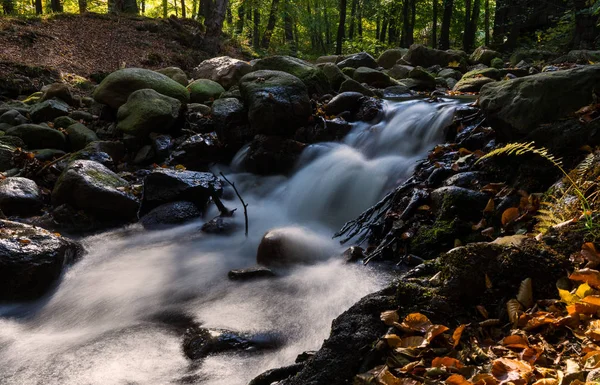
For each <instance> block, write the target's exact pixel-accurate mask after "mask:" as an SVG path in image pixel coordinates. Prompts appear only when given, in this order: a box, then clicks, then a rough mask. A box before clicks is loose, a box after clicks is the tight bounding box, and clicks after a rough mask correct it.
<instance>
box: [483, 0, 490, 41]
mask: <svg viewBox="0 0 600 385" xmlns="http://www.w3.org/2000/svg"><path fill="white" fill-rule="evenodd" d="M484 28H485V46H486V47H489V46H490V0H485V19H484Z"/></svg>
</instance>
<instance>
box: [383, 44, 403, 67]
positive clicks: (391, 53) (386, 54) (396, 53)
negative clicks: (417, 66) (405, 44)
mask: <svg viewBox="0 0 600 385" xmlns="http://www.w3.org/2000/svg"><path fill="white" fill-rule="evenodd" d="M407 52H408V49H406V48H392V49H388V50H386V51H383V53H382V54H381V55H379V57H378V58H377V64H379V66H380V67H383V68H384V69H389V68H392V67H393V66H394V65H395V64H396V62H397V61H398V60H400V59H402V56H404V55H406V53H407Z"/></svg>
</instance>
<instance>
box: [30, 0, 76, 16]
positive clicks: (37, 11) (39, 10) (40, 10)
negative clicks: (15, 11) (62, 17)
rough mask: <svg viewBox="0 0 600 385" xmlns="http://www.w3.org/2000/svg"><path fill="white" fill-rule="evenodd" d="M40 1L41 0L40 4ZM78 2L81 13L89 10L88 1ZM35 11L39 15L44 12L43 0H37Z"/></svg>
mask: <svg viewBox="0 0 600 385" xmlns="http://www.w3.org/2000/svg"><path fill="white" fill-rule="evenodd" d="M38 2H39V6H38ZM77 4H78V5H79V13H86V12H87V1H86V0H79V1H77ZM35 13H36V14H38V15H41V14H42V1H41V0H35Z"/></svg>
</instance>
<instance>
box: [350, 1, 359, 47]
mask: <svg viewBox="0 0 600 385" xmlns="http://www.w3.org/2000/svg"><path fill="white" fill-rule="evenodd" d="M357 4H358V0H352V6H351V7H350V27H349V28H348V39H350V40H352V39H353V38H354V23H355V19H356V7H357Z"/></svg>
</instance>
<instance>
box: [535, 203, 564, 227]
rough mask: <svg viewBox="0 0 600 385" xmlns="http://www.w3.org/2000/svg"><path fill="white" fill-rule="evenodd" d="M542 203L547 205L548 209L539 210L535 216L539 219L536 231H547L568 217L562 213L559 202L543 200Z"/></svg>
mask: <svg viewBox="0 0 600 385" xmlns="http://www.w3.org/2000/svg"><path fill="white" fill-rule="evenodd" d="M542 205H544V206H547V207H548V209H540V210H538V215H536V217H535V219H536V220H537V224H536V226H535V229H536V231H538V232H540V233H546V232H547V231H548V230H549V229H550V228H552V227H554V226H556V225H558V224H560V223H563V222H565V220H566V219H565V218H564V216H563V215H561V210H560V209H559V207H558V205H557V204H555V203H551V202H542Z"/></svg>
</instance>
